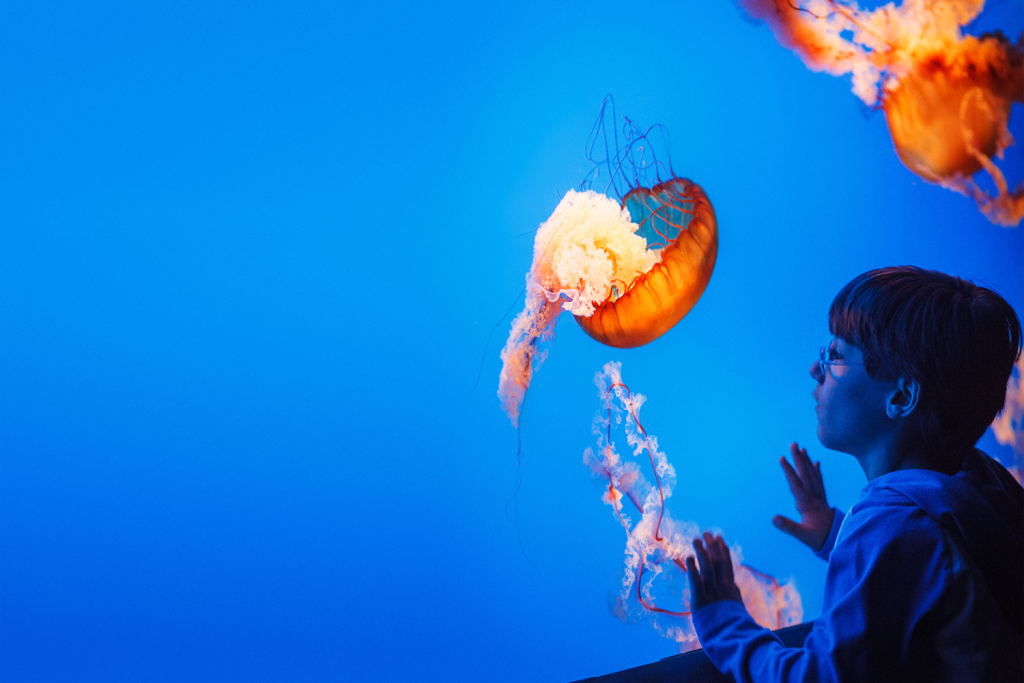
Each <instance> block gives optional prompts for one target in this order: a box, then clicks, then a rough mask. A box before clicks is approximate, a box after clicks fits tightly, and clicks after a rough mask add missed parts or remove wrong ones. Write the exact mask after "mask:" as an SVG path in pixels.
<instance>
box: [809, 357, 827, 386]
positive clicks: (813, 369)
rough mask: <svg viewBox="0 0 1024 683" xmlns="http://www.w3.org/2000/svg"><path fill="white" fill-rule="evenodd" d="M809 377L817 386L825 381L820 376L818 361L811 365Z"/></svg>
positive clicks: (823, 376) (822, 376) (821, 375)
mask: <svg viewBox="0 0 1024 683" xmlns="http://www.w3.org/2000/svg"><path fill="white" fill-rule="evenodd" d="M811 377H812V378H814V381H815V382H817V383H818V384H821V383H822V382H824V381H825V375H823V374H821V363H819V362H818V361H814V362H813V363H811Z"/></svg>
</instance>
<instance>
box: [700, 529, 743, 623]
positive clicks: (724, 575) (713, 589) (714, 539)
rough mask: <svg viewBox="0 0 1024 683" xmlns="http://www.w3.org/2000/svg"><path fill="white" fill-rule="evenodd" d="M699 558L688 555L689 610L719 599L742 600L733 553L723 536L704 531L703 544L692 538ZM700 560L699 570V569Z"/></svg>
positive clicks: (740, 601)
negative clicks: (733, 567)
mask: <svg viewBox="0 0 1024 683" xmlns="http://www.w3.org/2000/svg"><path fill="white" fill-rule="evenodd" d="M693 550H694V552H696V553H697V558H696V560H694V558H693V557H688V558H686V574H687V576H689V578H690V610H691V611H692V610H695V609H700V608H701V607H703V606H704V605H707V604H709V603H712V602H718V601H719V600H735V601H736V602H739V603H742V602H743V596H742V595H740V589H739V586H737V585H736V578H735V576H734V575H733V573H732V556H731V555H730V554H729V548H727V547H726V545H725V541H724V540H723V539H722V537H721V536H712V535H711V534H709V533H708V532H706V531H705V532H704V543H701V541H700V539H699V538H698V539H695V540H694V541H693ZM697 562H700V569H699V570H698V569H697Z"/></svg>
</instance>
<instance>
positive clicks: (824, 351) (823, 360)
mask: <svg viewBox="0 0 1024 683" xmlns="http://www.w3.org/2000/svg"><path fill="white" fill-rule="evenodd" d="M830 350H831V349H829V347H828V346H822V347H821V348H820V349H818V367H820V368H821V374H822V376H823V377H824V376H825V375H827V374H828V372H829V369H830V368H831V367H832V366H833V365H838V366H839V367H843V366H844V365H864V364H863V363H851V362H850V361H848V360H846V359H845V358H843V359H839V358H834V359H833V358H828V357H827V356H828V354H829V351H830ZM832 376H833V377H835V376H836V373H834V372H833V373H832Z"/></svg>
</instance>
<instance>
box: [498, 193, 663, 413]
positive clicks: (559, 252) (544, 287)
mask: <svg viewBox="0 0 1024 683" xmlns="http://www.w3.org/2000/svg"><path fill="white" fill-rule="evenodd" d="M638 228H639V226H638V225H637V224H636V223H633V222H632V221H631V220H630V218H629V212H628V211H626V210H625V209H623V208H622V207H621V206H619V204H618V202H616V201H615V200H613V199H610V198H608V197H606V196H604V195H602V194H598V193H597V192H593V191H590V190H587V191H585V192H576V191H574V190H570V191H569V192H567V193H566V195H565V197H563V198H562V201H560V202H559V204H558V206H557V207H556V208H555V211H554V213H553V214H551V217H550V218H549V219H548V220H547V221H545V222H544V223H543V224H542V225H541V226H540V228H539V229H538V230H537V235H536V237H535V238H534V247H533V265H532V266H531V267H530V272H529V273H527V275H526V307H525V308H524V309H523V311H522V312H521V313H520V314H519V315H518V316H517V317H516V318H515V320H514V321H513V322H512V330H511V332H510V333H509V337H508V341H507V342H506V344H505V348H504V349H502V352H501V360H502V369H501V376H500V378H499V381H498V396H499V398H500V399H501V403H502V407H503V408H504V410H505V412H506V413H508V416H509V418H510V419H511V420H512V424H513V425H516V426H518V422H519V408H520V406H521V405H522V403H523V399H524V398H525V396H526V390H527V388H529V386H530V381H531V379H532V376H533V372H534V371H535V370H536V369H537V368H539V367H540V365H541V363H543V361H544V358H545V356H546V353H547V350H546V348H545V345H546V344H547V343H549V342H550V341H551V340H552V339H553V338H554V334H555V323H556V322H557V320H558V316H559V314H560V313H561V312H562V311H563V310H567V311H570V312H571V313H573V314H574V315H576V316H581V317H584V318H586V317H589V316H591V315H593V313H594V311H595V310H596V307H597V306H600V305H601V304H602V303H603V302H605V301H607V300H608V299H609V298H610V297H612V296H614V295H615V293H616V292H621V291H627V290H628V288H629V287H630V286H631V285H632V284H633V283H634V281H635V280H636V279H637V278H638V277H639V276H642V275H643V274H644V273H646V272H648V271H649V270H651V268H652V266H654V264H655V263H657V261H658V260H659V259H660V258H661V253H660V251H658V250H653V249H648V248H647V240H645V239H644V238H643V237H641V236H640V235H637V234H636V232H637V229H638Z"/></svg>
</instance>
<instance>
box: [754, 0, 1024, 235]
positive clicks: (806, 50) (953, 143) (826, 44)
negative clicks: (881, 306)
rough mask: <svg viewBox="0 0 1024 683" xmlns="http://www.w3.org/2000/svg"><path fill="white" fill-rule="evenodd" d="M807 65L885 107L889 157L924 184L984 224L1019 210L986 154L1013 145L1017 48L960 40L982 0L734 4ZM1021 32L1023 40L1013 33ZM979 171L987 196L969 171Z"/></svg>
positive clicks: (1020, 87)
mask: <svg viewBox="0 0 1024 683" xmlns="http://www.w3.org/2000/svg"><path fill="white" fill-rule="evenodd" d="M740 4H741V5H742V6H743V7H744V8H745V9H746V10H747V12H748V13H749V14H750V15H751V16H753V17H755V18H758V19H763V20H764V21H765V22H766V23H767V24H768V25H769V27H770V28H771V30H772V32H773V33H774V34H775V37H776V39H777V40H778V41H779V42H780V43H781V44H782V45H783V46H784V47H787V48H790V49H792V50H793V51H795V52H796V53H797V54H798V55H800V57H801V58H802V59H803V61H804V63H805V64H807V66H808V67H810V68H811V69H813V70H815V71H825V72H827V73H830V74H832V75H835V76H838V75H843V74H848V73H849V74H852V75H853V92H854V93H855V94H856V95H857V96H858V97H859V98H860V99H861V100H863V101H864V103H865V104H867V105H869V106H872V107H877V106H880V107H881V108H882V109H883V110H884V111H885V117H886V121H887V122H888V124H889V132H890V134H891V135H892V140H893V144H894V146H895V147H896V153H897V154H899V157H900V159H901V160H902V161H903V163H904V164H905V165H906V166H907V168H909V169H910V170H911V171H913V172H914V173H916V174H917V175H919V176H921V177H922V178H924V179H925V180H927V181H929V182H933V183H937V184H939V185H942V186H943V187H947V188H949V189H952V190H955V191H957V192H960V193H962V194H965V195H967V196H969V197H971V198H973V199H974V200H975V201H976V202H977V204H978V208H979V209H980V210H981V212H982V213H983V214H984V215H985V216H986V217H987V218H988V219H989V220H990V221H992V222H993V223H996V224H998V225H1004V226H1014V225H1017V224H1019V223H1020V221H1021V218H1022V216H1024V183H1021V184H1019V185H1018V186H1017V187H1016V188H1015V189H1013V190H1010V189H1009V187H1008V185H1007V182H1006V178H1005V177H1004V176H1003V173H1002V171H1000V169H999V167H998V166H996V164H995V163H994V161H993V159H994V158H1002V156H1003V152H1004V150H1006V148H1007V147H1009V146H1011V145H1012V144H1013V137H1012V136H1011V135H1010V131H1009V129H1008V128H1007V124H1008V122H1009V119H1010V108H1011V105H1012V103H1014V102H1022V101H1024V50H1022V49H1021V46H1020V45H1019V44H1018V45H1014V44H1012V43H1011V42H1010V41H1009V40H1007V39H1006V37H1005V36H1003V35H1002V34H1001V33H999V32H995V33H990V34H983V35H980V36H977V37H975V36H970V35H968V36H964V35H962V34H961V31H960V28H961V27H962V26H964V25H966V24H967V23H968V22H970V21H971V20H972V19H974V18H975V17H976V16H977V15H978V14H979V13H980V12H981V10H982V8H983V7H984V4H985V3H984V0H906V1H905V2H903V4H901V5H900V6H898V7H897V6H895V5H893V4H891V3H890V4H887V5H884V6H883V7H879V8H878V9H876V10H873V11H867V10H861V9H859V8H858V7H857V5H856V4H855V3H854V2H851V1H845V0H844V1H842V2H840V1H839V0H800V1H794V0H740ZM1022 38H1024V36H1022ZM982 169H984V170H985V171H986V172H987V173H988V174H989V175H990V176H991V178H992V182H993V184H994V185H995V190H996V192H995V194H994V195H990V194H989V193H987V192H986V191H984V190H983V189H981V188H980V187H979V186H978V184H977V183H976V182H975V181H974V179H973V178H972V176H974V174H975V173H977V172H978V171H980V170H982Z"/></svg>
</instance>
